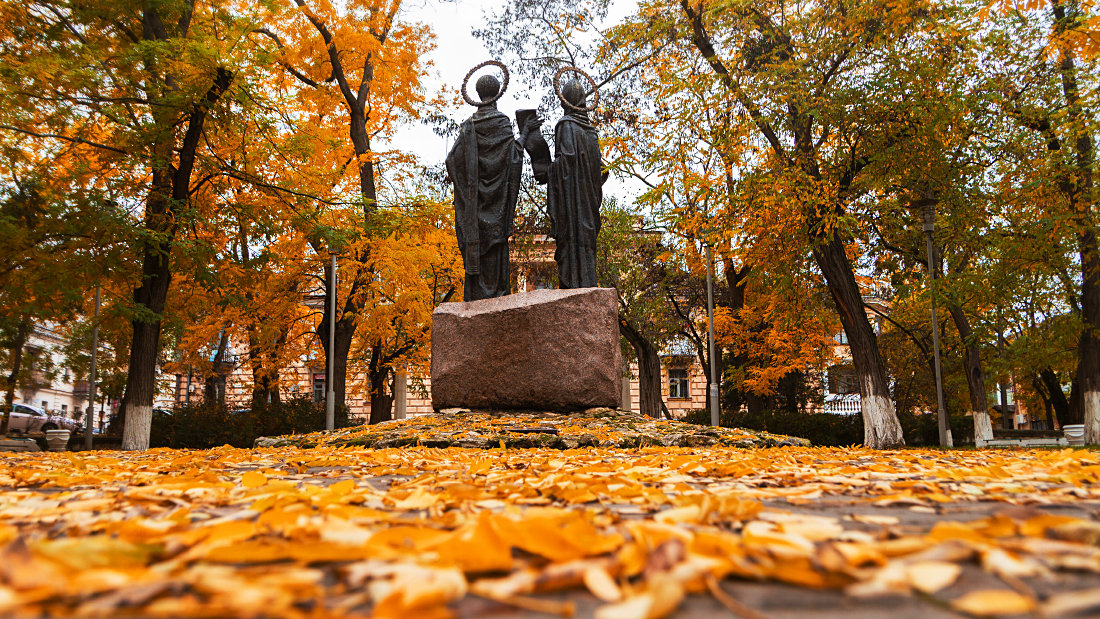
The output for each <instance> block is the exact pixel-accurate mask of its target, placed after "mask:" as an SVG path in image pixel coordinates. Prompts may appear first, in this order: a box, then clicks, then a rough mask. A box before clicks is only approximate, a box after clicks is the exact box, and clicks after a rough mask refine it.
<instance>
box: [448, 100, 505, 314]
mask: <svg viewBox="0 0 1100 619" xmlns="http://www.w3.org/2000/svg"><path fill="white" fill-rule="evenodd" d="M522 171H523V147H522V145H521V144H520V143H519V142H518V141H516V139H515V136H514V135H513V133H512V122H511V121H510V120H509V119H508V117H507V116H505V115H504V114H502V113H500V112H499V111H497V110H496V108H495V107H484V108H481V109H479V110H478V111H477V112H476V113H474V115H473V116H471V117H470V118H469V119H467V120H466V121H465V122H464V123H462V126H461V127H460V129H459V133H458V139H457V140H456V141H455V145H454V147H453V148H452V149H451V152H450V153H449V154H448V155H447V174H448V175H449V176H450V177H451V182H452V183H454V205H455V232H456V233H457V236H458V247H459V250H461V252H462V263H463V267H464V268H465V270H466V280H465V292H464V293H463V300H464V301H476V300H478V299H489V298H492V297H502V296H504V295H506V294H508V293H509V292H510V291H511V283H510V281H509V276H508V237H509V236H511V234H512V219H513V218H514V217H515V213H516V201H517V200H518V199H519V181H520V174H521V173H522Z"/></svg>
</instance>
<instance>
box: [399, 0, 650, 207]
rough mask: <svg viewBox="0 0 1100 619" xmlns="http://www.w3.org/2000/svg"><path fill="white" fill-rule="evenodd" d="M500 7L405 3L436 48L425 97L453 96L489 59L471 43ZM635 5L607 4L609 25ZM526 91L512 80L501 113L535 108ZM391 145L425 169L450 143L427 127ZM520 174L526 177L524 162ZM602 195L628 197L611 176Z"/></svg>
mask: <svg viewBox="0 0 1100 619" xmlns="http://www.w3.org/2000/svg"><path fill="white" fill-rule="evenodd" d="M501 5H502V1H501V0H457V1H450V2H448V1H444V0H411V1H409V0H407V8H403V9H402V10H404V11H405V15H406V17H407V18H408V19H410V20H414V21H419V22H423V23H425V24H427V25H429V26H430V27H431V28H432V31H433V32H435V35H436V48H435V50H434V51H433V52H432V53H431V55H430V59H431V60H432V62H434V63H435V74H434V75H431V76H429V78H428V79H427V80H426V81H425V83H426V86H427V89H428V92H429V93H433V92H438V91H439V90H440V89H445V90H446V91H447V92H448V94H450V93H455V92H457V89H458V87H459V86H461V85H462V78H463V77H464V76H465V75H466V72H467V71H469V70H470V68H471V67H473V66H474V65H476V64H479V63H481V62H483V61H485V60H490V59H491V56H490V55H489V52H488V50H487V49H485V46H484V45H482V44H481V41H480V40H478V39H476V38H474V36H473V30H474V28H475V27H478V26H480V25H482V24H483V23H484V22H485V19H484V15H485V13H486V12H492V11H494V10H496V9H497V7H500V6H501ZM636 6H637V0H612V5H611V8H610V10H609V11H608V20H609V21H614V20H616V18H617V16H623V15H626V14H627V13H628V12H630V11H631V10H633V9H634V8H635V7H636ZM525 90H526V89H525V88H524V87H523V85H522V84H519V83H517V82H516V81H515V80H514V79H513V81H512V85H511V86H510V87H509V88H508V92H506V93H505V94H504V96H502V97H501V99H500V101H499V102H498V103H497V106H498V107H499V108H500V111H502V112H504V113H505V114H506V115H508V116H509V117H514V116H515V111H516V110H518V109H524V108H537V107H538V106H539V103H540V101H539V98H538V96H534V95H538V94H539V93H536V92H531V93H527V92H524V91H525ZM473 111H474V108H472V107H470V106H462V107H461V108H460V109H457V110H453V111H452V112H451V113H450V114H449V115H450V117H451V118H453V119H454V120H456V121H461V120H462V119H464V118H466V117H467V116H469V115H470V114H472V113H473ZM557 120H558V117H557V116H555V115H551V117H550V118H547V119H546V123H545V124H544V125H543V126H544V127H545V128H549V127H553V126H554V123H556V122H557ZM393 146H395V147H397V148H401V149H402V150H410V151H412V152H413V153H415V154H416V155H418V156H419V157H420V158H421V160H422V161H423V163H424V164H425V165H433V164H438V163H442V162H443V160H444V159H445V158H446V157H447V152H448V151H449V150H450V147H451V144H450V141H449V139H447V138H442V137H439V136H437V135H436V134H434V133H433V132H432V130H431V128H430V127H428V126H426V125H412V126H407V127H405V128H403V129H401V130H400V131H399V132H398V134H397V136H396V137H395V139H394V142H393ZM551 146H553V145H551ZM524 173H525V174H529V173H530V168H529V166H527V164H526V163H525V164H524ZM604 192H605V193H608V194H612V195H615V196H616V197H618V198H619V199H620V200H624V199H629V194H630V193H631V192H629V191H627V189H626V188H625V187H624V186H623V185H622V184H621V183H619V182H617V181H616V180H615V178H614V177H612V178H611V179H608V181H607V184H606V185H605V186H604Z"/></svg>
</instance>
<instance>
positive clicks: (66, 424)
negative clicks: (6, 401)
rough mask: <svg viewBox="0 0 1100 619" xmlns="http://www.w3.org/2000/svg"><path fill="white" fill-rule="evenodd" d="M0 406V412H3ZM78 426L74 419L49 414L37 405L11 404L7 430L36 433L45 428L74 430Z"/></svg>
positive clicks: (14, 432)
mask: <svg viewBox="0 0 1100 619" xmlns="http://www.w3.org/2000/svg"><path fill="white" fill-rule="evenodd" d="M2 410H3V409H2V408H0V414H3V412H2ZM79 426H80V424H79V423H77V421H76V420H75V419H69V418H68V417H62V416H60V415H51V414H49V413H47V412H46V411H44V410H42V409H41V408H38V407H37V406H29V405H27V404H13V405H12V411H11V419H9V420H8V432H9V433H11V434H36V433H39V432H45V431H46V430H70V431H72V430H76V429H78V427H79Z"/></svg>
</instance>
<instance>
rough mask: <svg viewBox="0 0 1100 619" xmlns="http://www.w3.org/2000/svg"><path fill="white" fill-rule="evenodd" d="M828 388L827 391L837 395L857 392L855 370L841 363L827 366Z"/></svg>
mask: <svg viewBox="0 0 1100 619" xmlns="http://www.w3.org/2000/svg"><path fill="white" fill-rule="evenodd" d="M828 389H829V393H836V394H839V395H848V394H851V393H859V386H858V384H857V383H856V374H855V371H853V370H852V368H851V367H848V366H842V365H834V366H833V367H831V368H829V382H828Z"/></svg>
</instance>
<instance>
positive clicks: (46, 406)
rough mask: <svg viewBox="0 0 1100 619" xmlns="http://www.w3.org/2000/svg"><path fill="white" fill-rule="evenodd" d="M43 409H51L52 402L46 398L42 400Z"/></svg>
mask: <svg viewBox="0 0 1100 619" xmlns="http://www.w3.org/2000/svg"><path fill="white" fill-rule="evenodd" d="M42 410H44V411H48V410H50V403H49V402H47V401H46V400H42Z"/></svg>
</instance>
